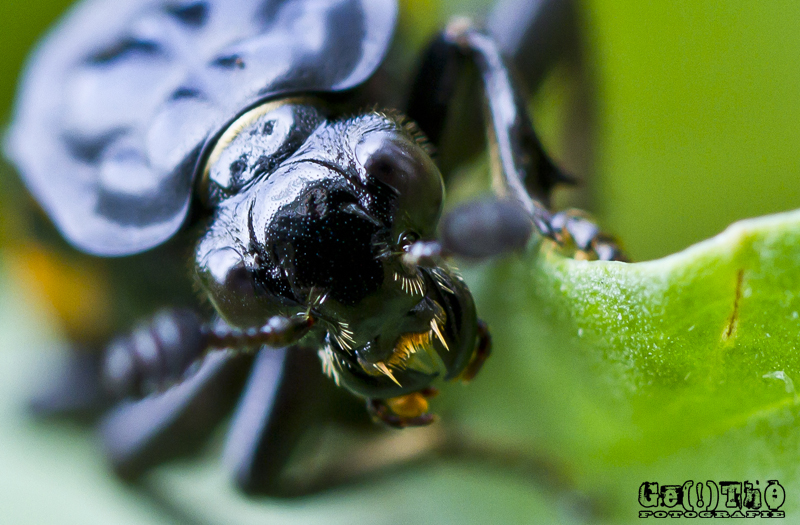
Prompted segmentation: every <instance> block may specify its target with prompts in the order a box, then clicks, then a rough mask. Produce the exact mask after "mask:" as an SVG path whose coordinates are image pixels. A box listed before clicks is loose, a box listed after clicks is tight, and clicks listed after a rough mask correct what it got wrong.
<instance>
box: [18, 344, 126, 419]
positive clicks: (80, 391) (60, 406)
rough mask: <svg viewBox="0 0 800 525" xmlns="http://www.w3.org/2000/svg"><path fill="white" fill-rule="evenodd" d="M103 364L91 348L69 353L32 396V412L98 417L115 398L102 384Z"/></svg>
mask: <svg viewBox="0 0 800 525" xmlns="http://www.w3.org/2000/svg"><path fill="white" fill-rule="evenodd" d="M101 367H102V359H101V357H100V353H99V352H91V351H89V349H87V348H78V349H75V350H73V351H70V352H68V353H67V355H66V356H64V358H63V363H59V366H58V367H57V368H56V369H54V370H52V371H51V372H50V374H48V377H47V381H46V382H45V384H44V388H42V389H41V390H40V391H37V392H36V393H35V394H34V395H33V397H32V398H31V400H30V402H29V404H30V409H31V411H32V412H33V413H34V414H35V415H37V416H41V417H62V416H63V417H68V418H77V419H81V420H83V419H86V420H92V419H94V418H95V417H97V416H98V415H100V413H101V412H102V411H103V410H104V409H106V408H107V407H108V406H109V404H110V403H111V401H112V399H111V397H110V396H109V395H108V394H107V392H106V391H105V390H104V389H103V387H102V384H101V383H100V370H101Z"/></svg>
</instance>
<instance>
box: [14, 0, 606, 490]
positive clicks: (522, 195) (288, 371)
mask: <svg viewBox="0 0 800 525" xmlns="http://www.w3.org/2000/svg"><path fill="white" fill-rule="evenodd" d="M504 9H505V11H503V10H500V11H498V13H499V14H497V15H496V16H495V18H494V19H493V27H494V28H495V29H494V34H495V35H501V36H502V37H503V38H501V40H502V39H506V40H511V41H513V42H514V43H512V44H505V46H506V48H507V50H509V51H512V52H513V51H515V50H521V49H522V48H523V47H525V46H529V44H525V42H526V40H531V39H533V37H532V36H531V34H530V33H531V31H532V30H533V28H535V27H537V24H541V18H542V17H543V16H545V15H544V14H546V13H548V12H549V13H550V14H553V13H555V14H556V15H559V13H562V12H563V11H564V10H565V9H567V10H568V5H567V4H566V3H565V2H557V1H555V0H550V1H543V2H534V3H532V4H531V5H527V4H526V3H524V2H517V3H515V2H510V3H507V4H506V5H505V8H504ZM503 13H505V14H503ZM562 14H563V13H562ZM396 18H397V6H396V5H395V4H394V2H392V1H390V0H382V1H376V0H328V1H314V0H296V1H289V0H287V1H280V0H225V1H223V0H214V1H209V0H205V1H183V2H176V1H166V0H160V1H146V0H127V1H125V2H115V1H110V0H94V1H88V0H87V1H85V2H84V3H82V4H80V5H78V6H77V7H76V8H75V9H74V10H73V11H72V12H71V14H70V15H69V16H68V17H67V18H66V20H64V21H63V22H62V23H61V25H60V26H59V27H58V28H57V29H56V30H55V31H54V32H53V33H52V34H51V35H50V36H49V37H48V38H47V39H46V40H45V42H44V43H43V45H42V46H41V47H40V48H39V50H38V51H37V52H36V54H35V56H34V57H33V59H32V62H31V65H30V67H29V69H28V72H27V74H26V77H25V79H24V81H23V85H22V89H21V91H20V97H19V100H18V104H17V110H16V114H15V118H14V122H13V124H12V126H11V129H10V132H9V135H8V141H7V148H6V151H7V154H8V156H9V158H11V159H12V161H13V162H14V163H15V164H16V165H17V167H18V168H19V171H20V173H21V174H22V177H23V179H24V181H25V183H26V185H27V186H28V188H29V190H30V191H31V193H32V194H33V195H34V196H35V198H36V200H37V201H38V203H39V204H40V205H41V207H42V208H43V209H44V210H45V211H46V213H47V215H49V217H50V218H51V219H52V221H53V223H54V224H55V226H56V227H57V228H58V230H60V232H61V234H62V235H63V237H64V238H65V239H66V240H67V241H68V243H69V244H70V245H72V246H73V247H74V248H77V249H78V250H80V251H82V252H85V253H87V254H90V255H92V256H99V257H118V258H122V259H115V260H114V261H123V262H120V263H117V262H109V263H108V264H109V265H115V264H119V265H120V266H121V267H125V268H128V269H129V270H127V271H129V272H130V273H129V274H128V275H129V278H130V281H131V282H135V283H151V282H153V281H158V279H157V277H158V276H153V275H147V276H145V277H142V276H141V275H140V274H141V273H144V272H146V271H152V270H155V272H156V273H162V272H163V274H164V275H179V274H180V272H176V271H174V268H175V267H179V266H180V262H179V261H180V257H179V256H178V255H175V254H176V253H178V254H180V253H181V252H182V248H181V247H182V246H188V245H193V246H194V249H193V254H194V255H193V268H194V272H193V273H194V277H193V278H194V281H195V282H196V284H197V285H199V287H200V288H201V290H202V291H201V295H202V296H203V297H204V298H206V299H208V303H210V306H211V307H212V308H208V307H207V306H206V307H204V306H202V305H199V306H198V305H195V306H193V307H190V308H177V306H178V305H179V304H180V303H185V301H184V299H183V298H184V297H185V295H180V300H179V299H178V297H179V296H178V295H176V299H175V304H162V305H161V306H165V307H172V308H170V309H166V310H161V311H160V312H158V313H156V312H155V310H154V308H153V307H154V306H156V305H157V303H158V302H159V301H160V300H161V299H158V300H156V299H155V297H159V298H160V297H161V296H160V295H158V294H156V293H153V299H151V300H149V301H146V302H145V305H144V306H142V307H141V308H140V310H143V311H145V312H147V311H149V312H150V317H149V318H148V320H147V321H145V322H144V323H142V324H141V325H140V326H139V328H136V329H134V330H133V331H132V332H129V333H128V335H125V336H122V337H118V338H117V339H115V340H114V341H113V342H112V343H111V344H110V345H108V346H107V347H106V349H105V351H104V354H103V356H104V357H103V361H102V365H100V366H99V371H98V373H97V374H96V375H93V372H91V370H94V368H92V366H88V368H87V366H84V365H81V366H78V365H77V364H76V365H75V366H76V367H77V368H75V370H79V371H80V373H78V372H75V373H73V374H72V375H70V374H66V375H65V378H66V385H65V386H64V388H63V389H62V390H60V391H59V392H60V393H59V395H58V396H57V397H58V398H59V399H60V400H61V402H62V404H66V402H65V401H64V399H79V400H80V402H87V403H88V402H89V401H91V402H94V401H96V400H97V397H98V396H97V391H98V389H97V388H95V386H94V385H95V384H99V380H100V377H101V376H102V379H103V385H104V389H105V391H110V392H111V393H114V394H116V395H117V396H120V397H126V396H131V395H133V396H143V395H146V394H148V393H151V392H153V391H158V390H162V389H163V388H164V387H165V386H167V385H169V384H171V383H173V382H176V381H178V380H180V379H182V378H183V377H184V375H185V374H186V371H187V369H189V368H190V365H191V364H192V363H193V362H195V361H196V360H197V359H199V358H201V357H203V356H205V359H204V361H203V363H202V365H201V366H200V367H199V369H198V370H197V371H195V372H194V373H193V374H191V375H190V377H189V378H188V379H185V380H183V382H181V383H180V384H179V385H178V386H176V387H174V388H172V389H170V390H167V391H166V392H163V393H161V394H158V395H155V396H151V397H149V398H147V399H144V400H142V401H139V402H131V401H125V402H123V403H120V404H118V405H116V407H115V408H113V409H112V410H111V411H110V412H109V413H108V414H107V415H106V416H105V418H104V420H103V422H102V426H101V428H102V429H103V430H102V432H103V436H104V442H105V444H106V447H107V449H108V452H109V454H110V456H111V458H112V460H113V461H114V464H115V466H116V467H117V469H118V470H119V471H120V472H121V473H123V474H126V475H129V476H133V475H136V474H137V473H139V472H141V471H142V470H143V469H145V468H147V467H148V466H149V465H152V464H154V463H156V462H158V461H160V460H162V459H165V458H167V457H170V456H171V455H174V454H177V453H180V452H182V451H183V449H184V448H186V447H187V446H188V445H187V443H188V441H191V440H192V439H199V438H202V437H203V436H205V435H207V430H206V429H207V428H209V427H210V426H211V423H213V422H215V421H217V420H218V419H220V418H221V417H223V416H224V414H225V412H226V410H227V409H229V408H230V407H231V405H230V403H229V402H227V401H226V400H228V399H232V398H233V396H232V394H230V392H229V390H234V391H235V390H236V389H237V387H238V386H239V385H241V383H242V381H243V380H244V379H243V378H244V375H243V371H244V370H245V369H248V368H250V369H251V372H250V376H249V379H248V385H247V387H246V390H245V394H244V398H243V399H242V401H241V403H240V408H239V412H238V415H237V416H236V417H235V418H234V422H233V428H232V430H231V432H230V436H231V437H230V440H229V444H228V446H227V452H226V457H227V458H228V463H229V464H230V466H231V470H232V471H233V473H234V477H235V478H236V480H237V481H238V483H239V484H240V485H241V486H242V487H243V488H244V489H246V490H250V491H266V492H273V493H288V492H290V490H289V489H287V488H286V487H284V486H282V485H281V484H280V482H279V479H280V472H281V468H282V466H283V464H284V461H285V458H286V457H287V456H288V455H289V452H290V450H291V447H292V444H293V442H294V441H295V438H296V436H297V435H298V433H300V432H301V431H302V427H303V425H304V422H306V421H308V420H309V418H310V417H322V415H323V414H325V413H330V412H331V411H332V410H333V409H332V408H331V406H332V405H331V403H332V401H331V399H332V397H331V396H334V395H335V394H332V393H331V390H330V381H328V380H327V379H324V377H323V376H322V374H320V373H319V364H318V362H317V363H315V362H314V361H320V360H321V362H322V369H323V371H324V373H325V375H327V376H328V377H329V378H331V379H332V380H333V382H335V384H336V385H338V386H340V387H343V388H344V389H346V390H347V391H349V392H351V393H352V394H355V395H356V396H358V397H360V398H363V399H365V400H366V402H367V408H368V410H369V412H370V413H371V414H372V416H373V418H375V419H378V420H381V421H383V422H384V423H386V424H388V425H390V426H395V427H404V426H409V425H424V424H427V423H430V422H431V421H432V420H433V416H432V415H431V414H430V413H429V412H428V403H427V398H428V397H430V396H431V395H432V394H433V393H434V390H433V389H432V387H431V384H432V382H433V381H434V380H435V379H437V378H442V379H445V380H451V379H458V378H460V379H465V380H468V379H471V378H472V377H473V376H474V375H475V374H476V373H477V371H478V370H479V368H480V366H481V365H482V363H483V361H484V360H485V359H486V357H487V356H488V353H489V336H488V332H487V330H486V328H485V327H484V326H483V325H482V323H480V322H479V320H478V318H477V315H476V310H475V305H474V303H473V299H472V296H471V295H470V292H469V290H468V289H467V287H466V285H465V284H464V282H463V281H462V280H461V279H460V278H459V277H458V275H457V274H456V273H455V272H454V270H453V269H452V268H451V267H450V266H449V265H448V264H447V262H446V260H445V257H446V256H448V255H452V254H455V255H459V254H461V255H465V256H469V257H485V256H490V255H495V254H498V253H502V252H505V251H509V250H513V249H517V248H520V247H522V246H524V245H525V244H526V243H527V242H528V240H529V238H530V237H531V235H534V233H533V232H538V234H541V235H544V236H546V237H550V238H552V239H554V240H556V241H557V242H560V243H562V244H565V243H567V242H568V241H569V242H573V243H574V244H575V245H576V247H577V248H578V250H579V251H580V252H581V253H583V254H585V255H589V256H595V257H598V256H599V257H601V258H606V259H611V258H617V257H618V256H619V253H618V251H617V250H616V248H615V246H614V245H613V243H611V242H610V241H608V240H606V239H605V238H603V237H601V236H599V235H598V233H597V229H596V228H595V227H594V226H593V225H592V224H591V222H588V221H587V220H586V219H583V218H581V217H579V216H577V215H559V216H557V217H556V218H555V220H554V218H553V217H552V216H551V215H550V213H549V212H548V211H547V209H546V208H545V207H544V205H543V204H542V203H543V202H546V199H547V195H548V192H549V190H550V189H551V187H552V186H553V185H554V184H557V183H559V182H563V181H567V180H568V179H569V178H568V177H566V176H565V175H563V174H562V173H561V171H560V170H559V169H558V168H557V167H556V166H555V165H554V164H553V163H552V162H551V161H550V160H549V158H548V157H547V155H546V154H545V153H544V152H543V150H542V147H541V145H540V143H539V141H538V139H537V137H536V136H535V134H534V132H533V129H532V127H531V125H530V120H529V118H528V116H527V114H526V109H525V104H524V103H523V98H522V96H521V94H520V93H519V92H518V90H517V88H516V87H515V85H514V81H513V78H512V75H511V74H510V73H509V70H508V66H507V64H506V62H505V59H504V58H503V53H502V52H501V49H500V47H499V46H498V44H497V43H496V41H495V39H494V38H493V36H491V35H490V33H488V32H486V31H484V30H481V29H478V28H476V26H474V25H473V24H472V23H470V22H469V21H467V20H464V19H457V20H454V21H453V22H451V23H450V24H449V25H448V26H447V28H446V29H445V30H444V31H443V32H442V33H441V35H440V36H439V37H438V38H437V39H435V40H434V41H433V43H432V44H431V45H430V47H429V48H428V51H427V53H426V55H425V58H424V60H423V62H422V64H421V67H420V69H419V73H418V75H417V76H416V78H415V80H414V81H413V82H412V83H410V84H409V85H408V86H405V87H404V86H399V87H396V88H393V89H388V88H387V87H386V75H383V74H382V73H381V72H382V70H383V69H384V68H383V66H384V65H386V64H385V59H386V56H387V53H388V50H389V47H390V44H391V43H392V38H393V31H394V26H395V21H396ZM556 19H558V16H556ZM512 21H513V24H512ZM515 37H516V40H514V38H515ZM534 40H535V39H534ZM517 55H518V56H517V58H519V59H520V60H522V59H523V58H524V57H523V53H522V52H521V51H520V53H517ZM467 64H472V66H474V68H475V70H476V71H477V73H478V77H479V78H480V84H481V86H482V88H483V93H484V99H485V102H486V113H485V115H486V119H485V120H486V124H487V126H486V127H487V129H488V141H489V143H490V147H491V151H492V153H493V158H494V160H495V166H494V175H495V177H496V182H497V184H496V185H495V186H496V188H497V193H498V196H497V197H496V198H494V199H492V200H488V201H481V202H477V203H471V204H467V205H464V206H462V207H459V208H457V209H456V210H454V211H453V212H452V213H451V214H449V215H448V216H447V217H445V218H444V220H443V221H442V224H441V225H440V224H439V222H440V221H439V219H440V215H441V213H442V206H443V199H444V185H443V179H442V175H441V174H440V171H439V168H438V167H437V164H436V163H435V162H434V160H432V157H431V154H432V152H433V150H434V149H435V148H436V147H437V146H438V145H439V144H440V142H441V140H442V137H443V134H444V133H445V122H446V117H447V115H448V107H449V103H450V99H451V96H452V94H453V93H454V91H455V89H456V87H457V84H458V82H459V81H460V80H461V79H462V78H463V77H464V72H463V71H462V69H463V67H462V66H463V65H467ZM542 67H543V66H542V65H541V64H539V65H536V66H532V67H531V68H530V69H532V70H536V69H537V68H538V69H541V68H542ZM401 84H402V83H401ZM406 88H407V90H408V91H409V93H410V94H409V96H408V102H407V104H405V106H404V107H400V108H392V109H382V108H384V107H385V106H387V104H389V103H390V102H389V101H394V102H395V103H396V100H397V99H398V93H397V91H402V90H403V89H406ZM387 91H389V92H388V93H387ZM366 105H371V106H373V107H377V108H378V109H376V110H370V111H365V112H359V111H358V108H361V107H364V106H366ZM398 110H399V111H398ZM437 228H438V230H437ZM437 233H438V239H439V240H437ZM184 253H185V252H184ZM126 260H127V261H131V263H130V264H128V266H125V264H126V263H125V262H124V261H126ZM176 261H178V262H177V263H176ZM130 268H138V270H137V269H133V270H130ZM145 268H147V270H145ZM117 274H119V272H117ZM162 280H163V277H162ZM172 284H174V283H172ZM186 295H188V294H186ZM111 324H112V325H114V326H113V328H114V329H117V328H119V325H121V324H124V322H117V323H111ZM128 330H130V329H128ZM102 340H103V337H102V336H97V335H95V336H94V337H92V338H88V339H87V340H86V341H79V342H76V343H82V344H83V345H84V346H89V347H91V346H95V347H96V346H105V343H104V342H103V341H102ZM215 349H228V351H227V352H211V351H212V350H215ZM278 349H280V350H278ZM306 349H312V350H313V352H314V353H316V354H317V355H318V358H317V356H315V355H313V353H312V354H309V353H308V351H307V350H306ZM206 354H208V355H206ZM242 354H244V355H242ZM251 355H253V356H254V357H252V358H251V357H250V356H251ZM251 359H252V360H253V361H254V362H253V363H252V365H251V361H250V360H251ZM78 362H80V363H84V362H89V363H91V362H93V358H92V357H91V354H90V357H86V355H83V357H81V358H79V359H77V360H76V363H78ZM87 370H89V372H87ZM79 378H81V380H80V381H79V380H78V379H79ZM86 378H88V381H87V380H86ZM320 378H322V379H320ZM98 388H99V387H98ZM100 397H102V396H100ZM76 403H77V402H76ZM199 414H202V416H200V415H199ZM315 414H316V415H315Z"/></svg>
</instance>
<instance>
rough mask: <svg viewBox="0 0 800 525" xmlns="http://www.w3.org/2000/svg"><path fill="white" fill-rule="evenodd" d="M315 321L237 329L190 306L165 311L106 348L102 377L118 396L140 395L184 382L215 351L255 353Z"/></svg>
mask: <svg viewBox="0 0 800 525" xmlns="http://www.w3.org/2000/svg"><path fill="white" fill-rule="evenodd" d="M313 325H314V319H313V318H312V317H309V316H299V317H292V318H288V317H273V318H271V319H269V320H268V321H267V323H266V324H265V325H264V326H262V327H261V328H258V329H251V330H238V329H234V328H231V327H229V326H228V325H226V324H224V323H222V322H218V323H215V324H213V325H210V324H208V323H204V322H203V321H202V320H201V319H200V317H199V316H198V315H197V314H196V313H194V312H193V311H191V310H186V309H169V310H162V311H161V312H159V313H158V314H156V315H155V316H154V317H153V318H152V319H150V320H149V321H148V322H146V323H144V324H142V325H140V326H139V327H138V328H136V329H135V330H133V332H132V333H131V334H129V335H127V336H125V337H121V338H118V339H117V340H116V341H114V342H112V344H111V345H110V346H109V347H108V349H107V350H106V355H105V362H104V366H103V376H104V377H103V379H104V383H105V385H106V388H107V389H108V390H109V391H110V392H112V393H114V394H115V395H116V396H118V397H126V396H138V397H141V396H143V395H146V394H148V393H150V392H153V391H158V390H163V389H164V388H165V387H167V386H169V385H170V384H172V383H174V382H176V381H178V380H180V379H181V378H182V377H183V375H184V374H185V372H186V370H187V369H188V368H189V366H190V365H191V364H192V363H194V362H195V361H197V359H199V358H200V357H202V356H203V355H205V354H206V353H207V352H209V351H211V350H214V349H223V348H224V349H229V350H230V351H245V352H247V351H250V352H252V351H255V350H257V349H258V348H261V347H262V346H265V345H266V346H271V347H281V346H285V345H286V344H291V343H293V342H295V341H297V340H299V339H300V338H302V337H303V336H304V335H305V334H306V333H308V331H309V330H310V329H311V327H312V326H313Z"/></svg>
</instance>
